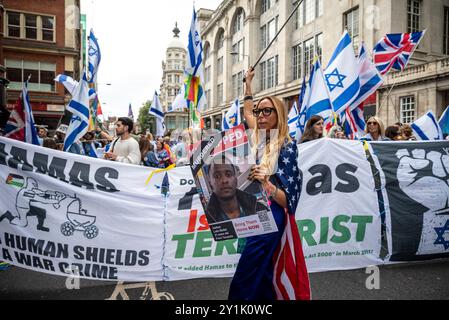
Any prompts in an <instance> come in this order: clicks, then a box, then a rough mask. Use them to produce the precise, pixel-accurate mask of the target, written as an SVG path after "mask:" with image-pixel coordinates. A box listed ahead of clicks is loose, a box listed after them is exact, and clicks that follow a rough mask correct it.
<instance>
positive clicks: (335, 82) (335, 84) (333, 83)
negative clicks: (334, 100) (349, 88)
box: [325, 69, 347, 92]
mask: <svg viewBox="0 0 449 320" xmlns="http://www.w3.org/2000/svg"><path fill="white" fill-rule="evenodd" d="M325 78H326V84H327V86H328V87H329V90H330V92H332V91H334V89H335V88H344V85H343V80H345V79H346V78H347V77H346V76H344V75H342V74H340V73H339V72H338V69H335V70H334V71H332V72H331V73H328V74H326V75H325ZM335 78H336V79H335Z"/></svg>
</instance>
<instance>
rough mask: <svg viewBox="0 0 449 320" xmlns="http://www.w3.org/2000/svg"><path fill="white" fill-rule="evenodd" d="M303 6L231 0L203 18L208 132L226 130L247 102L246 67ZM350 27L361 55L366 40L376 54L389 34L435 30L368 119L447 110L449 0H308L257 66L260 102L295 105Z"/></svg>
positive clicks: (374, 102) (280, 0)
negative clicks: (229, 113) (231, 112)
mask: <svg viewBox="0 0 449 320" xmlns="http://www.w3.org/2000/svg"><path fill="white" fill-rule="evenodd" d="M297 3H298V2H297V0H296V1H292V0H224V1H223V2H222V3H221V4H220V5H219V7H218V8H217V9H216V10H215V11H213V12H212V13H211V14H210V18H209V19H207V20H206V21H203V23H202V24H201V34H202V38H203V43H204V48H205V49H204V68H205V78H206V81H205V84H204V86H205V91H206V95H207V99H208V102H209V103H208V109H207V110H206V111H205V112H204V113H203V114H202V116H203V118H204V121H205V125H206V127H207V128H209V127H212V128H218V127H219V125H220V124H221V119H222V116H223V114H224V112H225V111H226V110H227V109H228V108H229V107H230V105H231V104H232V102H233V101H234V100H235V99H236V98H239V99H242V98H243V83H242V77H243V73H244V70H247V69H248V67H249V66H250V65H253V64H254V63H255V62H256V60H257V59H258V58H259V56H260V55H261V53H262V52H263V51H264V49H265V48H266V47H267V44H268V43H270V41H271V40H272V39H273V37H274V35H275V34H276V32H277V31H278V30H279V29H280V28H281V26H282V24H283V23H284V21H286V19H287V17H288V16H289V15H290V13H291V12H292V10H293V8H294V7H295V6H296V4H297ZM200 12H201V10H200ZM345 29H347V30H348V32H349V33H350V35H351V37H352V39H353V43H354V50H355V52H356V53H357V52H358V47H359V45H360V43H361V41H364V42H365V44H366V46H367V48H368V49H369V50H370V51H371V50H372V48H373V47H374V46H375V44H376V43H377V42H378V41H379V40H380V39H381V38H382V37H383V36H384V35H385V34H388V33H404V32H414V31H421V30H423V29H427V33H426V35H425V37H424V39H423V40H422V42H421V44H420V46H419V47H418V49H417V50H416V52H415V54H414V55H413V58H412V60H411V62H410V64H409V67H408V69H407V70H406V71H404V72H402V73H389V74H388V75H387V76H385V84H384V86H383V87H382V88H380V89H379V90H378V93H377V94H376V95H373V96H372V97H370V98H369V100H368V101H367V106H366V108H365V110H366V116H368V115H370V114H376V113H377V114H378V115H379V116H380V117H381V118H382V119H383V120H384V122H385V123H386V124H391V123H394V122H396V121H401V122H410V121H413V120H415V119H416V118H418V117H419V116H420V115H421V114H423V113H425V112H426V111H427V110H433V111H434V112H435V113H436V114H437V116H439V115H440V114H441V113H442V111H443V110H444V108H445V107H446V106H447V105H448V104H449V101H448V99H447V97H448V94H447V92H446V90H447V89H446V82H447V83H448V84H449V78H448V76H447V68H448V67H447V60H446V57H447V55H448V53H449V0H425V1H424V0H394V1H393V0H338V1H335V0H304V1H303V3H302V4H301V6H300V8H299V10H298V11H297V12H296V13H295V14H294V16H293V17H292V19H291V20H290V21H289V22H288V23H287V25H286V26H285V29H284V30H283V32H281V34H280V35H279V37H278V38H277V40H276V41H275V42H274V43H273V45H272V46H271V47H270V48H269V49H268V51H267V52H266V54H265V55H264V56H263V57H262V59H261V61H260V63H259V64H258V66H257V68H256V78H255V88H254V93H255V99H256V100H257V99H260V97H262V96H265V95H276V96H278V97H280V98H281V99H282V100H283V101H284V102H285V103H286V104H287V105H288V106H291V105H292V104H293V101H294V100H295V99H297V97H298V93H299V89H300V86H301V83H302V81H303V78H304V77H306V78H307V77H308V74H309V73H310V68H311V62H312V61H313V58H314V56H315V55H318V56H319V57H320V58H321V61H322V65H323V67H326V65H327V62H328V61H329V59H330V57H331V55H332V53H333V51H334V49H335V46H336V44H337V42H338V41H339V39H340V37H341V35H342V33H343V31H344V30H345ZM392 84H394V86H393V88H392ZM388 93H390V94H389V95H388ZM387 95H388V99H387V98H386V97H387Z"/></svg>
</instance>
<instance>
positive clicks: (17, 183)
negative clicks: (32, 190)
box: [6, 174, 25, 189]
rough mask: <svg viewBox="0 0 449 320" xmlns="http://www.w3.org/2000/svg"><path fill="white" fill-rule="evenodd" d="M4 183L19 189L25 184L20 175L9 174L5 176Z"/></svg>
mask: <svg viewBox="0 0 449 320" xmlns="http://www.w3.org/2000/svg"><path fill="white" fill-rule="evenodd" d="M6 184H7V185H10V186H12V187H16V188H19V189H21V188H23V186H24V184H25V180H24V179H23V177H22V176H19V175H17V174H10V175H9V176H8V178H6Z"/></svg>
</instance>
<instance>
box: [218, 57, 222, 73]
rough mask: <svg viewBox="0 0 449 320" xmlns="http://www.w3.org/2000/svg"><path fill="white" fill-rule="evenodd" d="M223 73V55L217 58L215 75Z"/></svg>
mask: <svg viewBox="0 0 449 320" xmlns="http://www.w3.org/2000/svg"><path fill="white" fill-rule="evenodd" d="M222 74H223V57H220V58H218V60H217V75H219V76H221V75H222Z"/></svg>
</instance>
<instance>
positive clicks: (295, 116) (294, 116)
mask: <svg viewBox="0 0 449 320" xmlns="http://www.w3.org/2000/svg"><path fill="white" fill-rule="evenodd" d="M298 131H299V110H298V105H297V103H296V101H295V102H294V103H293V106H292V108H291V110H290V112H289V114H288V132H289V133H290V137H292V139H298V137H297V136H298Z"/></svg>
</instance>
